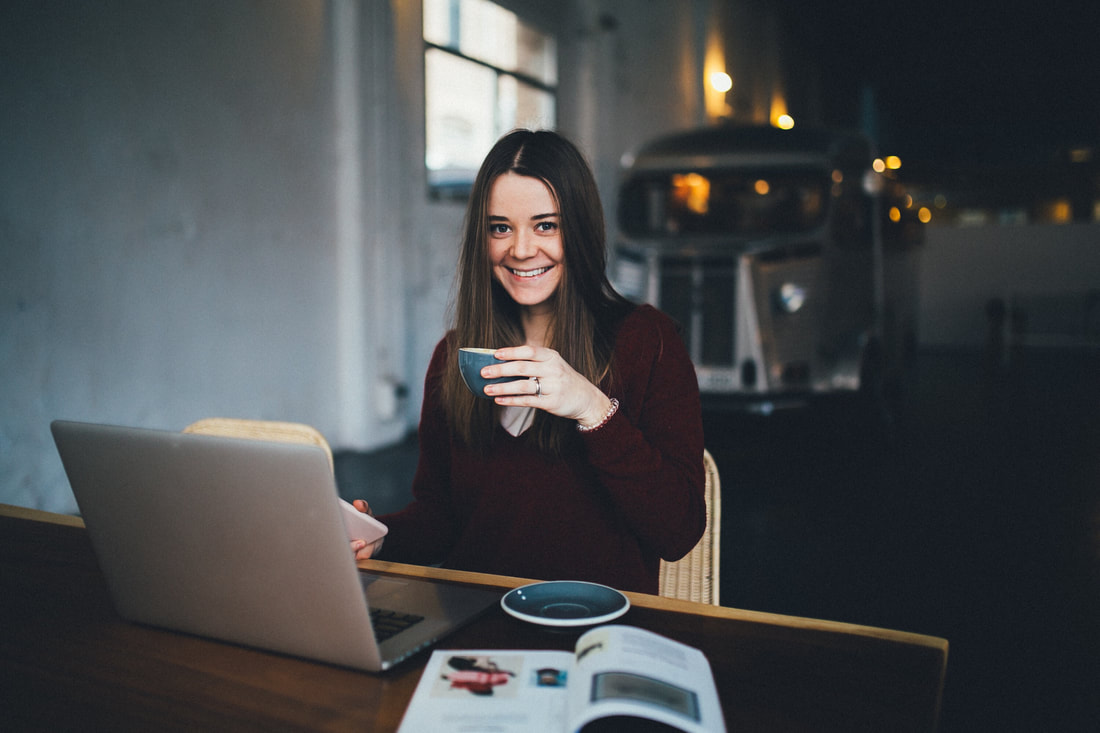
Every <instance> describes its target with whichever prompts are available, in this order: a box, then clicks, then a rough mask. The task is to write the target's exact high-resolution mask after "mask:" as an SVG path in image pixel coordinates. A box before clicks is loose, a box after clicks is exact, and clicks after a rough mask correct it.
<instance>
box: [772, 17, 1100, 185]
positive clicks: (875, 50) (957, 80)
mask: <svg viewBox="0 0 1100 733" xmlns="http://www.w3.org/2000/svg"><path fill="white" fill-rule="evenodd" d="M783 5H784V15H785V17H786V22H787V24H788V26H789V29H790V31H791V32H792V34H793V36H794V37H795V38H796V39H797V40H798V43H799V44H805V46H806V47H807V48H808V49H811V50H814V51H817V52H819V53H820V54H821V58H822V65H823V70H824V80H823V87H824V88H825V89H826V90H829V91H828V93H827V94H826V103H825V104H826V116H827V117H828V118H829V119H828V120H827V121H829V122H839V123H847V124H851V125H857V126H859V123H860V122H861V121H862V120H861V119H859V113H858V112H855V110H858V108H859V107H858V105H853V103H852V102H853V100H854V99H859V98H860V95H861V94H862V92H863V90H865V89H870V90H872V91H873V98H874V101H875V107H876V108H877V113H878V114H877V124H876V127H877V133H878V134H877V137H878V140H879V142H880V144H881V147H882V149H883V150H884V151H886V152H889V153H892V154H896V155H899V156H901V157H902V159H903V161H904V160H907V159H908V160H912V161H919V162H935V163H941V164H973V163H1005V162H1030V161H1034V160H1043V159H1048V158H1049V157H1050V156H1052V155H1056V154H1057V153H1058V151H1059V150H1063V149H1065V148H1068V147H1077V146H1082V145H1091V146H1096V145H1097V144H1098V143H1100V37H1098V29H1100V3H1097V2H1094V0H1051V1H1049V2H1037V3H993V2H985V1H983V2H974V1H973V0H955V1H954V2H950V1H946V0H926V1H925V2H904V3H902V2H893V1H891V0H881V1H879V2H875V1H874V0H848V1H845V2H831V3H823V2H816V0H784V3H783Z"/></svg>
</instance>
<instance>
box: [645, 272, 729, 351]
mask: <svg viewBox="0 0 1100 733" xmlns="http://www.w3.org/2000/svg"><path fill="white" fill-rule="evenodd" d="M736 282H737V266H736V260H735V259H734V258H733V257H705V258H695V257H670V258H666V259H664V260H662V263H661V275H660V282H659V287H660V292H659V293H658V300H657V302H658V307H659V308H660V309H661V310H663V311H664V312H665V313H667V314H668V315H670V316H672V318H674V319H676V320H677V321H678V322H679V323H680V325H681V326H682V328H683V335H684V340H685V341H686V343H687V346H688V352H689V353H690V354H691V359H692V361H693V362H695V364H696V365H697V366H710V367H730V366H732V365H733V361H734V343H735V336H736V333H735V329H736V323H737V321H736V319H735V317H734V303H735V296H736Z"/></svg>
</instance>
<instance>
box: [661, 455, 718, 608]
mask: <svg viewBox="0 0 1100 733" xmlns="http://www.w3.org/2000/svg"><path fill="white" fill-rule="evenodd" d="M703 469H704V471H705V473H706V488H705V495H706V502H707V528H706V529H705V530H704V531H703V536H702V537H701V538H700V539H699V542H698V543H697V544H696V545H695V547H694V549H692V551H691V552H689V553H688V554H687V555H685V556H684V557H682V558H680V559H679V560H677V561H676V562H666V561H664V560H662V561H661V574H660V594H661V595H662V596H665V597H667V598H679V599H681V600H685V601H697V602H699V603H711V604H714V605H715V606H718V605H720V604H719V602H718V585H719V583H718V581H719V578H720V577H721V576H720V574H719V562H718V560H719V550H720V549H721V535H722V485H721V482H720V481H719V479H718V466H716V465H715V463H714V458H713V457H712V456H711V454H710V452H709V451H707V450H704V451H703Z"/></svg>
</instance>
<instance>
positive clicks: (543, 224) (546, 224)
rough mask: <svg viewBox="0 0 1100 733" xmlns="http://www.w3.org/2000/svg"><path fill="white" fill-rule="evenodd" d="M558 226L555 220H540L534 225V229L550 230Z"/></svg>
mask: <svg viewBox="0 0 1100 733" xmlns="http://www.w3.org/2000/svg"><path fill="white" fill-rule="evenodd" d="M557 228H558V225H557V222H553V221H540V222H539V223H538V224H536V225H535V229H536V230H537V231H540V232H552V231H554V230H555V229H557Z"/></svg>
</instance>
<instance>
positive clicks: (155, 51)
mask: <svg viewBox="0 0 1100 733" xmlns="http://www.w3.org/2000/svg"><path fill="white" fill-rule="evenodd" d="M503 4H505V5H507V6H509V7H511V8H512V9H514V10H516V11H518V12H520V13H521V14H523V15H524V17H526V18H528V19H530V20H531V21H533V22H535V23H537V24H540V25H542V26H543V27H544V28H546V29H547V30H549V31H551V32H553V33H555V34H557V35H558V38H559V54H560V59H561V74H560V76H561V87H560V95H559V120H560V125H559V127H560V129H562V130H563V131H564V132H566V133H567V134H569V135H570V136H572V137H573V138H574V139H576V140H577V141H578V142H579V143H580V144H581V146H582V147H583V148H584V149H585V151H586V153H587V154H588V155H589V157H590V159H591V161H592V163H593V166H594V168H595V170H596V173H597V179H598V181H599V183H600V186H601V189H602V190H603V193H604V199H605V207H606V208H607V210H608V212H609V214H610V213H611V212H612V211H613V205H614V198H613V197H614V189H615V186H616V183H617V180H618V166H619V161H620V158H621V156H622V155H623V153H624V152H626V151H627V150H629V149H631V148H633V147H635V146H636V145H638V144H640V143H642V142H643V141H645V140H646V139H648V138H650V137H652V136H654V135H657V134H660V133H663V132H667V131H671V130H673V129H679V128H684V127H689V126H692V125H695V124H699V123H700V122H702V121H703V120H702V117H701V114H702V111H701V104H702V99H701V95H700V93H699V90H698V87H697V83H698V81H699V80H700V79H701V77H702V72H701V63H702V58H703V53H702V50H701V46H700V44H702V43H703V36H704V35H705V34H706V33H707V32H708V27H709V26H710V24H711V19H713V18H714V17H715V16H716V15H720V14H721V11H722V10H723V9H724V8H726V7H727V6H732V5H736V4H737V3H736V2H735V0H693V1H692V2H682V1H679V0H677V1H672V0H668V1H667V2H665V1H661V2H646V3H641V4H640V3H637V2H634V1H633V0H573V1H572V2H566V3H545V2H541V1H540V0H505V1H504V2H503ZM605 18H611V19H613V20H614V21H615V22H614V23H611V24H610V25H609V24H607V23H605V22H602V21H603V20H604V19H605ZM422 53H423V48H422V41H421V30H420V0H389V1H388V2H386V1H385V0H363V1H361V0H266V1H259V0H159V1H158V2H155V3H151V2H145V1H144V0H102V1H101V2H98V3H94V4H93V3H86V2H83V1H82V0H9V2H6V3H4V5H3V6H2V7H0V100H2V101H0V104H2V113H0V502H5V503H14V504H20V505H24V506H32V507H39V508H45V509H49V510H54V511H72V510H74V509H75V505H74V503H73V500H72V496H71V493H70V492H69V490H68V488H67V482H66V481H65V479H64V476H63V472H62V469H61V465H60V462H59V460H58V459H57V455H56V451H55V449H54V447H53V444H52V440H51V439H50V436H49V422H50V421H51V420H53V419H55V418H70V419H78V420H90V421H101V422H113V423H120V424H127V425H138V426H146V427H154V428H163V429H170V430H178V429H181V428H183V427H184V426H185V425H187V424H188V423H189V422H191V421H193V420H195V419H198V418H200V417H204V416H212V415H223V416H240V417H256V418H268V419H283V420H299V421H303V422H307V423H311V424H313V425H315V426H317V427H318V428H319V429H320V430H321V431H322V432H323V433H325V435H326V436H327V437H328V438H329V440H330V442H332V443H333V445H334V447H336V448H337V449H339V448H355V449H371V448H375V447H379V446H382V445H386V444H388V443H391V442H393V441H396V440H397V439H399V438H400V437H401V436H402V435H404V434H405V432H406V431H407V430H409V429H412V428H414V427H415V424H416V420H417V415H418V410H419V405H420V400H421V390H422V379H423V374H424V370H425V368H426V366H427V362H428V358H429V356H430V353H431V349H432V347H433V346H434V344H435V343H436V341H437V340H438V339H439V338H440V336H441V335H442V333H443V329H444V326H445V317H446V310H447V305H448V302H449V298H450V294H451V279H452V274H453V272H454V263H455V257H456V252H457V237H458V231H459V226H460V223H461V216H462V207H461V206H456V205H454V204H431V203H429V202H428V201H427V198H426V195H425V180H424V171H423V164H422V161H423V134H422V129H423V121H422V115H423V99H422V96H423V81H422V80H423V70H422V63H423V62H422ZM608 219H609V223H611V224H612V225H613V217H611V216H609V217H608ZM395 382H399V383H404V384H406V385H407V386H408V389H409V396H408V398H407V399H405V400H404V402H403V403H401V404H398V405H397V412H396V414H394V413H392V412H390V411H389V410H387V409H385V408H386V406H387V405H392V404H393V401H392V399H380V396H388V397H392V396H393V389H392V388H393V384H394V383H395Z"/></svg>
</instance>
